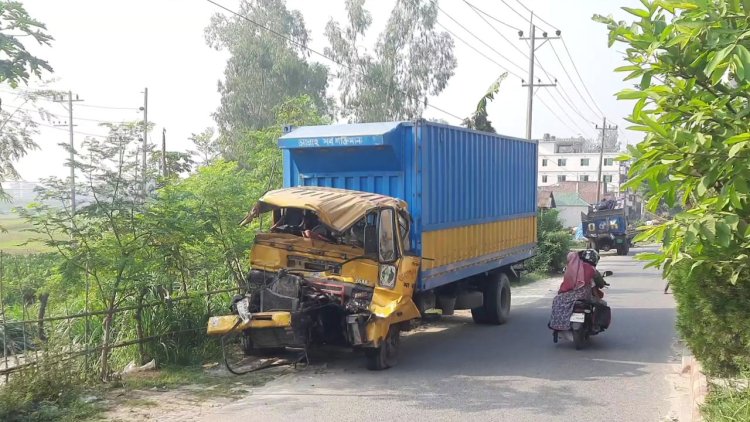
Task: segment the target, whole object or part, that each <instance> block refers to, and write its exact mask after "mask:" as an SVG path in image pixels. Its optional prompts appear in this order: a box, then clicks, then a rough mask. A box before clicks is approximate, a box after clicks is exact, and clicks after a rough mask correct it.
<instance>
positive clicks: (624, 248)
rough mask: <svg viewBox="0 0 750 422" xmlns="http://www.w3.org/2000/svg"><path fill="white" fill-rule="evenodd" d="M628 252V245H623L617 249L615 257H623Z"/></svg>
mask: <svg viewBox="0 0 750 422" xmlns="http://www.w3.org/2000/svg"><path fill="white" fill-rule="evenodd" d="M628 252H630V245H628V244H627V243H624V244H622V245H619V246H618V247H617V255H621V256H624V255H627V254H628Z"/></svg>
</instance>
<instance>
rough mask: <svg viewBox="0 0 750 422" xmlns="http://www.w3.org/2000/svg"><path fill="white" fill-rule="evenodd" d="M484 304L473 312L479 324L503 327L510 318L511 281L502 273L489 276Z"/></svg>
mask: <svg viewBox="0 0 750 422" xmlns="http://www.w3.org/2000/svg"><path fill="white" fill-rule="evenodd" d="M483 293H484V304H483V305H482V306H481V307H479V308H474V309H472V310H471V316H472V318H473V319H474V322H475V323H477V324H492V325H501V324H505V323H506V322H507V321H508V317H509V316H510V279H508V274H506V273H504V272H501V273H497V274H492V275H489V276H488V280H487V281H486V283H485V285H484V291H483Z"/></svg>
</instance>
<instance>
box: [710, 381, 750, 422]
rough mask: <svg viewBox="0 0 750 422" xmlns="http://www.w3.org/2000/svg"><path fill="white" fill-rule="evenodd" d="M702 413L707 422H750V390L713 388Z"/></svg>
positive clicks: (743, 388) (745, 388)
mask: <svg viewBox="0 0 750 422" xmlns="http://www.w3.org/2000/svg"><path fill="white" fill-rule="evenodd" d="M701 413H702V414H703V417H704V418H705V420H706V421H707V422H713V421H750V389H748V388H747V387H740V389H738V388H736V386H729V387H719V386H713V387H712V388H711V392H710V393H709V394H708V397H706V402H705V404H704V405H703V406H701Z"/></svg>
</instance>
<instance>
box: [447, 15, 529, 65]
mask: <svg viewBox="0 0 750 422" xmlns="http://www.w3.org/2000/svg"><path fill="white" fill-rule="evenodd" d="M435 23H436V24H437V25H438V26H439V27H441V28H443V30H445V31H446V32H448V33H449V34H451V35H452V36H453V38H455V39H457V40H459V41H461V42H462V43H464V44H466V46H467V47H469V48H471V49H472V50H474V51H475V52H476V53H477V54H479V55H480V56H482V57H484V58H485V59H487V60H489V61H490V62H492V63H494V64H496V65H497V66H498V67H499V68H500V69H502V70H504V71H506V72H508V73H510V74H511V75H513V76H515V77H517V78H518V79H523V76H521V75H519V74H518V73H516V72H514V71H512V70H509V69H508V68H507V67H506V66H504V65H502V64H500V62H498V61H497V60H495V59H493V58H492V57H490V56H488V55H486V54H484V53H483V52H482V51H480V50H479V49H477V48H476V47H474V46H473V45H472V44H471V43H469V42H468V41H466V40H464V39H463V38H461V37H459V36H458V35H456V34H455V33H454V32H453V31H451V30H450V29H448V28H446V27H445V26H444V25H443V24H441V23H440V22H435Z"/></svg>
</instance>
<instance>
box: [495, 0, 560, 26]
mask: <svg viewBox="0 0 750 422" xmlns="http://www.w3.org/2000/svg"><path fill="white" fill-rule="evenodd" d="M503 3H505V1H503ZM516 3H518V4H520V5H521V7H523V8H524V9H526V11H527V12H529V13H534V11H533V10H531V9H529V8H528V7H526V5H525V4H523V3H521V0H516ZM505 5H506V6H507V5H508V4H507V3H505ZM508 7H510V6H508ZM516 13H517V12H516ZM534 16H535V17H536V18H537V19H539V20H540V21H542V22H543V23H545V24H546V25H548V26H550V27H551V28H552V29H554V30H555V31H559V30H560V29H559V28H558V27H556V26H555V25H552V24H551V23H549V22H547V21H546V20H544V19H542V18H541V17H540V16H538V15H536V14H535V15H534ZM529 23H531V22H529Z"/></svg>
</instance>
